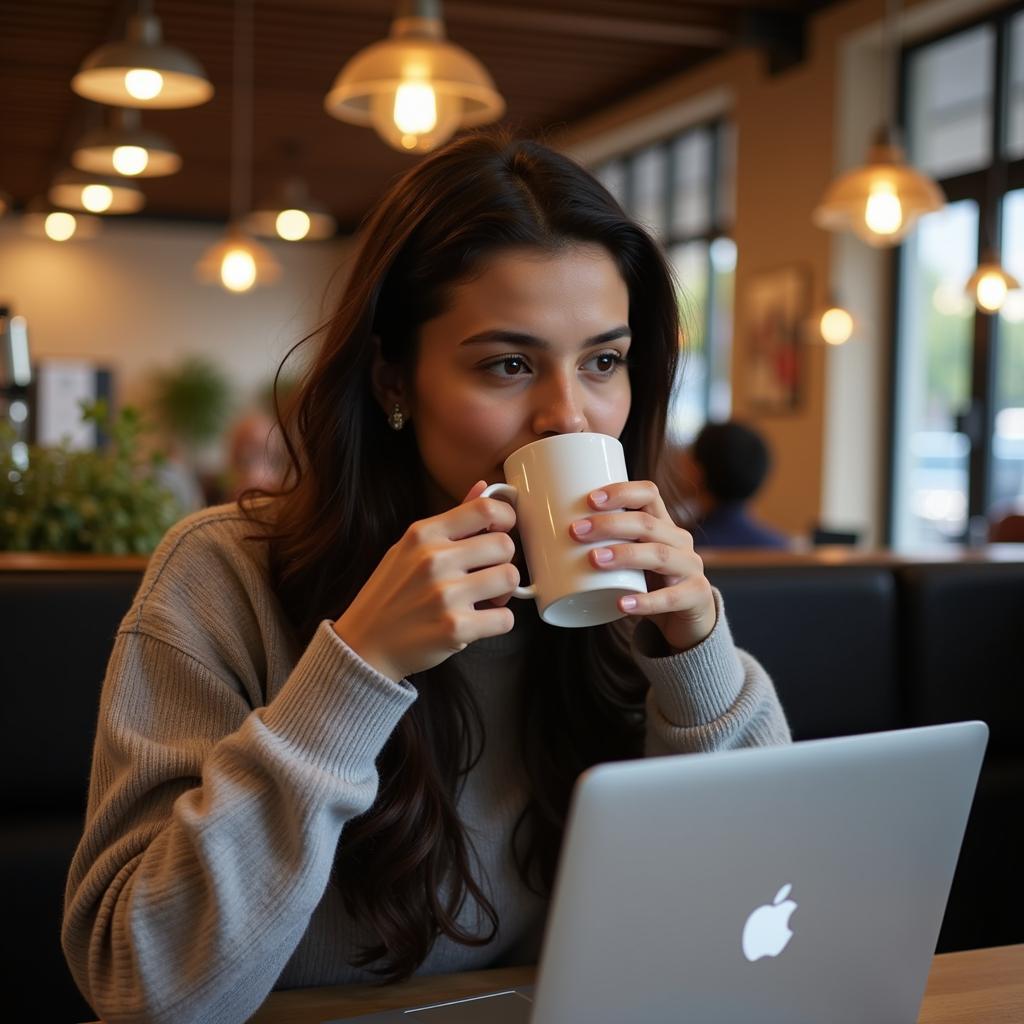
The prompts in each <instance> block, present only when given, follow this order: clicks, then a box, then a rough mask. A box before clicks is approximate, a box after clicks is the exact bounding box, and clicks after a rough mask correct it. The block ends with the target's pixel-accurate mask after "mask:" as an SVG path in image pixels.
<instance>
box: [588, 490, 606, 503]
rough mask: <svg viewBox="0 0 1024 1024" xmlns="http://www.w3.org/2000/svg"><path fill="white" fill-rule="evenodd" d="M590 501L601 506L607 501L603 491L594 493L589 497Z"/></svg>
mask: <svg viewBox="0 0 1024 1024" xmlns="http://www.w3.org/2000/svg"><path fill="white" fill-rule="evenodd" d="M590 500H591V501H592V502H593V503H594V504H595V505H603V504H604V503H605V502H606V501H607V500H608V495H607V494H605V492H604V491H594V492H593V494H591V495H590Z"/></svg>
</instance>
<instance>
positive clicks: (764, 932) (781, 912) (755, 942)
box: [743, 884, 797, 962]
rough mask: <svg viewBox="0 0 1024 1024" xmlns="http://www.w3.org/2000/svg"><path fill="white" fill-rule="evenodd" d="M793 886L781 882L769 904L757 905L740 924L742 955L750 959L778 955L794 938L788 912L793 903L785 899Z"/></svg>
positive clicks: (794, 907)
mask: <svg viewBox="0 0 1024 1024" xmlns="http://www.w3.org/2000/svg"><path fill="white" fill-rule="evenodd" d="M792 888H793V886H792V885H788V884H787V885H784V886H783V887H782V888H781V889H780V890H779V891H778V892H777V893H776V894H775V899H773V900H772V901H771V903H766V904H764V906H761V907H758V908H757V909H756V910H755V911H754V912H753V913H752V914H751V915H750V917H748V918H747V923H746V924H745V925H744V926H743V955H744V956H745V957H746V958H747V959H748V960H750V961H751V962H753V961H754V960H760V959H761V957H763V956H778V955H779V954H780V953H781V952H782V951H783V950H784V949H785V948H786V946H787V945H788V943H789V940H790V939H791V938H792V937H793V932H792V929H791V928H790V927H789V918H790V915H791V914H792V913H793V911H794V910H796V906H797V905H796V903H795V902H794V901H793V900H788V899H786V897H787V896H788V895H789V893H790V890H791V889H792Z"/></svg>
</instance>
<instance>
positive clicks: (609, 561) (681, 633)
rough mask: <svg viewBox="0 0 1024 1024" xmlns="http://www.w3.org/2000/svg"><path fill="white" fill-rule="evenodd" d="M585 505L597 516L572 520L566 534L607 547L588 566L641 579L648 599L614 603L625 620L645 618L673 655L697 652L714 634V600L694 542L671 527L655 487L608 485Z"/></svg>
mask: <svg viewBox="0 0 1024 1024" xmlns="http://www.w3.org/2000/svg"><path fill="white" fill-rule="evenodd" d="M587 503H588V504H589V505H590V507H591V508H592V509H594V510H595V512H599V513H600V515H593V516H590V517H588V518H586V519H577V520H576V521H575V522H574V523H573V524H572V526H571V527H570V528H569V530H570V533H571V534H572V536H573V537H574V538H575V539H576V540H578V541H580V542H583V543H587V544H590V543H593V542H594V541H601V540H607V541H608V544H607V546H602V547H599V548H594V549H593V550H592V551H591V552H590V553H589V555H590V564H591V565H593V566H594V567H595V568H598V569H643V570H644V572H645V573H646V577H647V589H648V593H646V594H632V595H630V596H628V597H622V598H619V607H620V608H621V609H622V610H623V612H625V613H626V614H627V615H637V616H643V617H644V618H649V619H650V620H651V621H652V622H653V623H654V624H655V625H656V626H657V627H658V629H659V630H661V633H662V636H664V637H665V641H666V643H667V644H668V645H669V646H670V647H672V648H674V649H675V650H677V651H685V650H689V648H691V647H696V646H697V644H699V643H700V642H701V641H702V640H703V639H704V638H705V637H707V636H708V634H709V633H710V632H711V630H712V629H714V626H715V621H716V618H717V613H716V611H715V599H714V594H713V593H712V591H711V584H710V583H709V582H708V580H707V578H706V577H705V575H704V563H703V562H702V561H701V560H700V557H699V556H698V555H697V554H696V553H695V552H694V550H693V537H691V536H690V534H689V533H687V531H686V530H684V529H682V528H681V527H678V526H676V524H675V523H674V522H673V521H672V518H671V516H669V514H668V510H667V509H666V508H665V502H664V501H662V498H661V494H660V492H659V491H658V488H657V485H656V484H654V483H652V482H651V481H650V480H630V481H627V482H625V483H618V484H608V485H607V486H606V487H602V488H601V489H600V490H598V491H593V492H591V494H589V495H588V497H587ZM605 509H619V510H621V511H615V512H606V511H604V510H605Z"/></svg>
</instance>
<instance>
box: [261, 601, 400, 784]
mask: <svg viewBox="0 0 1024 1024" xmlns="http://www.w3.org/2000/svg"><path fill="white" fill-rule="evenodd" d="M415 699H416V691H415V689H413V687H411V686H409V685H408V684H407V683H404V682H399V683H396V682H393V681H392V680H391V679H388V678H387V676H384V675H381V673H379V672H377V671H376V670H375V669H373V668H371V667H370V666H369V665H368V664H367V663H366V662H365V661H363V659H362V658H360V657H359V655H358V654H356V653H355V651H353V650H352V648H351V647H349V646H348V644H346V643H345V641H344V640H342V639H341V637H340V636H338V634H337V633H335V632H334V629H333V627H332V624H331V622H330V621H328V620H326V619H325V620H324V621H323V622H321V623H320V625H319V626H318V627H317V631H316V633H315V634H314V635H313V639H312V640H311V641H310V644H309V646H308V647H307V648H306V650H305V652H304V653H303V655H302V657H301V658H300V659H299V662H298V664H297V665H296V666H295V668H294V670H293V671H292V674H291V675H290V676H289V677H288V681H287V682H286V683H285V684H284V686H283V687H282V689H281V692H280V693H279V694H278V695H277V696H276V697H275V698H274V699H273V700H272V701H271V702H270V704H269V705H268V706H267V707H266V708H264V709H262V710H261V711H259V712H257V713H258V714H259V715H260V716H261V717H262V719H263V722H264V724H265V725H266V727H267V728H268V729H270V730H271V731H272V732H274V733H275V734H276V735H277V736H278V737H280V738H281V739H282V740H284V742H286V743H288V744H290V745H291V746H293V747H295V748H297V750H296V752H297V753H298V754H299V756H301V757H302V758H303V759H304V760H306V761H308V762H309V763H311V764H313V765H315V766H317V767H319V768H321V769H323V770H324V771H328V772H331V773H333V774H338V775H344V776H349V777H352V776H355V777H360V776H362V775H363V774H364V773H365V770H366V769H367V767H372V766H373V763H374V762H375V761H376V759H377V755H378V754H379V753H380V752H381V749H382V748H383V746H384V744H385V743H386V742H387V739H388V737H389V736H390V735H391V733H392V731H393V730H394V728H395V726H396V725H397V724H398V721H399V719H400V718H401V717H402V715H403V714H405V712H406V711H407V710H408V708H409V707H410V705H411V704H412V703H413V701H414V700H415Z"/></svg>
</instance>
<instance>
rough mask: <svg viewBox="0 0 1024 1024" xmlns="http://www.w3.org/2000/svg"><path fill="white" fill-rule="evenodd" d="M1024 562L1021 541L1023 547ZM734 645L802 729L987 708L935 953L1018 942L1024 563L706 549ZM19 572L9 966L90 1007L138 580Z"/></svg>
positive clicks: (8, 611)
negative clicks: (97, 910) (80, 957)
mask: <svg viewBox="0 0 1024 1024" xmlns="http://www.w3.org/2000/svg"><path fill="white" fill-rule="evenodd" d="M1022 559H1024V552H1022ZM707 566H708V567H707V572H708V576H709V578H710V579H711V580H712V582H713V583H715V585H716V586H718V587H719V588H720V589H721V590H722V592H723V595H724V598H725V606H726V610H727V614H728V617H729V622H730V625H731V628H732V631H733V636H734V637H735V639H736V643H737V644H738V645H739V646H740V647H743V648H745V649H747V650H748V651H750V652H751V653H752V654H753V655H754V656H755V657H757V658H758V659H759V660H760V661H761V662H762V664H764V666H765V668H766V669H767V670H768V672H769V673H770V674H771V676H772V678H773V679H774V681H775V685H776V688H777V689H778V692H779V695H780V698H781V700H782V703H783V706H784V708H785V710H786V713H787V716H788V718H789V721H790V724H791V726H792V729H793V733H794V736H795V738H796V739H814V738H818V737H826V736H840V735H846V734H850V733H859V732H872V731H878V730H883V729H894V728H900V727H903V726H908V725H919V724H930V723H935V722H945V721H955V720H958V719H964V718H982V719H984V720H985V721H987V722H988V723H989V726H990V729H991V732H992V740H991V744H990V747H989V751H988V754H987V756H986V759H985V764H984V767H983V770H982V778H981V782H980V784H979V788H978V794H977V797H976V800H975V804H974V810H973V811H972V815H971V821H970V823H969V826H968V830H967V836H966V837H965V840H964V847H963V850H962V853H961V858H960V863H959V866H958V868H957V875H956V879H955V880H954V884H953V891H952V893H951V896H950V901H949V905H948V907H947V911H946V916H945V919H944V922H943V929H942V934H941V936H940V939H939V950H940V951H945V950H952V949H966V948H972V947H975V946H985V945H1002V944H1007V943H1011V942H1021V941H1024V883H1022V872H1021V869H1020V855H1019V849H1020V847H1019V844H1018V843H1016V842H1014V841H1013V839H1012V837H1011V835H1010V832H1011V830H1012V827H1013V825H1014V823H1016V822H1018V821H1019V820H1020V816H1021V810H1022V808H1024V560H1022V561H1020V562H1013V563H1008V564H998V563H996V564H989V563H980V564H975V563H972V562H966V563H956V564H948V565H904V564H901V563H899V562H898V561H895V560H891V559H890V560H885V559H882V560H880V561H879V562H878V563H877V564H866V563H864V562H863V560H858V559H857V558H856V557H853V556H851V558H850V559H849V560H848V561H846V562H845V563H844V564H838V565H836V564H832V562H831V561H829V560H827V559H823V560H820V561H815V560H814V559H800V558H793V559H787V558H785V557H776V558H775V561H774V562H773V563H772V564H768V565H766V564H764V563H763V561H759V560H758V559H751V561H750V563H749V564H744V563H743V562H742V561H739V562H738V561H737V560H736V559H735V558H731V559H728V560H725V561H718V560H715V559H708V560H707ZM141 573H142V568H141V566H140V567H138V568H137V569H135V570H133V571H90V570H82V569H73V570H67V569H65V570H60V571H35V570H24V571H22V570H19V571H10V570H5V569H4V567H3V558H2V556H0V623H2V624H3V642H2V643H0V680H2V681H3V683H4V689H5V693H4V701H3V702H0V708H2V709H3V710H2V712H0V713H2V714H3V722H4V726H5V730H4V731H5V743H4V745H3V746H2V747H0V794H2V795H0V800H2V817H0V872H2V877H5V878H7V879H9V880H12V881H13V882H14V884H13V885H12V886H11V887H10V888H11V897H10V900H9V903H8V908H7V909H8V926H7V927H6V928H5V929H4V930H3V933H2V934H3V938H2V939H0V962H2V963H3V964H4V968H5V972H7V973H8V976H9V977H10V978H11V979H13V982H12V984H10V985H9V986H8V989H7V990H6V992H5V995H6V1004H7V1006H8V1010H9V1012H10V1013H11V1014H13V1015H14V1016H15V1017H17V1016H19V1015H21V1016H24V1017H26V1019H28V1018H30V1017H31V1016H32V1014H33V1012H34V1011H35V1010H36V1009H37V1008H38V987H37V985H36V983H35V982H34V981H30V979H35V978H38V977H45V978H46V979H47V984H48V999H47V1002H48V1006H49V1008H50V1009H52V1010H53V1019H55V1020H56V1019H62V1020H73V1019H79V1020H84V1019H88V1018H90V1017H91V1016H92V1014H91V1012H90V1011H89V1009H88V1007H86V1005H85V1003H84V1002H83V1000H82V999H81V997H80V996H79V995H78V994H77V992H76V990H75V988H74V985H73V983H72V981H71V978H70V975H69V974H68V972H67V969H66V967H65V965H64V961H63V956H62V954H61V951H60V945H59V929H60V918H61V902H62V896H63V888H64V882H65V878H66V874H67V868H68V865H69V863H70V859H71V856H72V854H73V852H74V848H75V845H76V842H77V840H78V838H79V836H80V835H81V828H82V818H83V814H84V809H85V796H86V789H87V785H88V777H89V760H90V756H91V748H92V741H93V734H94V730H95V722H96V714H97V709H98V704H99V693H100V684H101V682H102V679H103V676H104V672H105V669H106V663H107V659H108V657H109V655H110V651H111V647H112V644H113V639H114V634H115V632H116V630H117V627H118V624H119V623H120V621H121V618H122V617H123V616H124V614H125V612H126V611H127V610H128V607H129V605H130V603H131V599H132V597H133V595H134V593H135V590H136V588H137V587H138V584H139V581H140V579H141Z"/></svg>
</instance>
